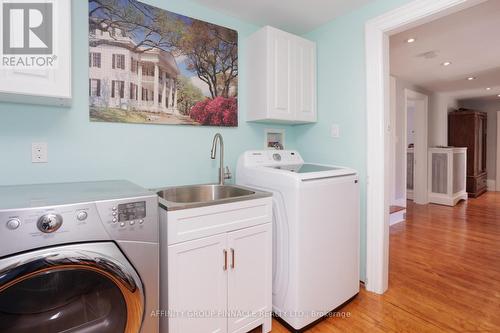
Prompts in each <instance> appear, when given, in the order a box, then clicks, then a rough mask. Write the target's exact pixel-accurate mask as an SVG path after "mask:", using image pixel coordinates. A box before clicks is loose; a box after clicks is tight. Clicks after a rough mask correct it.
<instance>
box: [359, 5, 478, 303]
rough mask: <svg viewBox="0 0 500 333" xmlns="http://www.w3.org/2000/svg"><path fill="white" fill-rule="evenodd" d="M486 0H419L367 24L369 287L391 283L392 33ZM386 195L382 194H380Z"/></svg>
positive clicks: (374, 289)
mask: <svg viewBox="0 0 500 333" xmlns="http://www.w3.org/2000/svg"><path fill="white" fill-rule="evenodd" d="M484 1H485V0H415V1H412V2H410V3H409V4H407V5H405V6H402V7H399V8H397V9H395V10H391V11H389V12H388V13H386V14H383V15H381V16H379V17H376V18H373V19H371V20H369V21H367V22H366V26H365V52H366V105H367V106H366V115H367V222H366V224H367V244H366V247H367V250H366V251H367V255H366V258H367V262H366V289H367V290H368V291H372V292H376V293H379V294H382V293H384V292H385V291H386V290H387V288H388V283H389V203H390V186H389V185H390V181H389V179H390V175H389V171H390V168H386V167H385V166H386V165H389V163H390V153H389V152H390V96H389V95H390V79H389V77H390V76H389V35H391V34H395V33H398V32H401V31H404V30H407V29H410V28H412V27H415V26H418V25H420V24H423V23H426V22H430V21H432V20H435V19H437V18H439V17H443V16H446V15H449V14H451V13H454V12H457V11H459V10H462V9H465V8H468V7H472V6H474V5H477V4H479V3H481V2H484ZM381 193H383V195H380V194H381Z"/></svg>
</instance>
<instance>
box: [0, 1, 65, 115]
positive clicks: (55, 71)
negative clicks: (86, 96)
mask: <svg viewBox="0 0 500 333" xmlns="http://www.w3.org/2000/svg"><path fill="white" fill-rule="evenodd" d="M33 2H35V3H36V4H38V2H40V1H38V2H36V1H33ZM42 3H47V4H49V5H50V6H51V7H48V9H45V10H52V20H50V19H49V18H47V17H49V15H47V17H45V16H44V15H45V14H47V13H46V12H43V13H42V12H40V13H42V14H40V15H42V22H43V24H47V29H48V30H50V31H52V38H51V40H52V45H51V47H48V46H47V45H46V44H44V45H45V46H47V47H44V48H46V49H47V52H50V51H51V53H50V54H42V55H36V54H29V52H30V51H29V48H30V47H31V46H32V45H31V44H30V43H32V41H31V39H30V40H29V41H26V38H25V40H24V42H25V43H22V44H19V42H18V44H19V45H17V46H16V47H17V48H19V47H21V46H22V47H23V49H27V51H26V52H27V54H26V55H25V54H23V52H22V51H16V52H18V53H17V54H9V53H8V51H6V50H3V52H4V53H3V54H2V61H7V60H9V59H10V60H9V61H8V63H9V64H16V66H14V65H9V66H0V77H1V79H0V102H14V103H29V104H41V105H56V106H70V105H71V99H72V88H71V87H72V85H71V0H56V1H49V0H44V1H42ZM29 5H30V4H27V6H29ZM11 6H14V7H15V6H19V4H17V3H16V2H13V3H12V4H11ZM16 8H17V7H16ZM16 8H14V9H11V10H9V12H5V11H6V10H7V7H5V6H3V7H2V9H0V17H4V18H5V17H9V19H12V20H14V19H15V16H14V15H13V14H12V13H14V12H17V13H19V12H21V13H22V12H23V10H24V11H27V10H28V9H26V8H24V9H16ZM2 10H3V12H2ZM29 13H30V14H29V15H33V14H32V12H31V9H30V12H29ZM11 14H12V15H11ZM2 15H3V16H2ZM25 15H28V14H25ZM45 22H46V23H45ZM20 28H22V25H21V26H19V25H18V24H12V25H11V26H10V29H11V30H12V29H18V30H19V29H20ZM18 30H16V31H18ZM16 31H11V34H10V35H9V36H10V37H8V38H15V36H17V35H16ZM17 33H19V32H17ZM20 34H22V31H21V32H20ZM47 38H48V37H47ZM49 40H50V38H49ZM11 43H12V41H11ZM42 43H44V41H42ZM48 45H50V43H48ZM20 63H23V64H25V65H26V66H23V67H21V66H19V65H18V64H20ZM31 63H33V64H35V66H34V65H33V64H31ZM49 63H51V64H52V66H45V65H44V64H49ZM36 64H39V65H40V64H41V65H43V67H36Z"/></svg>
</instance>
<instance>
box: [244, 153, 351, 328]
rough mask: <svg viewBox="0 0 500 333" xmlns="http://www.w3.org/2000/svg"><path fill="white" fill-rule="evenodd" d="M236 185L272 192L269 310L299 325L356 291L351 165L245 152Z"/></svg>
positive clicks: (332, 308) (336, 304) (309, 321)
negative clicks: (327, 163) (341, 165)
mask: <svg viewBox="0 0 500 333" xmlns="http://www.w3.org/2000/svg"><path fill="white" fill-rule="evenodd" d="M236 182H237V184H240V185H244V186H249V187H253V188H258V189H261V190H265V191H268V192H272V193H273V204H274V207H273V237H274V239H273V311H274V312H275V313H276V314H277V315H278V316H279V318H280V319H282V320H283V321H284V322H285V324H287V326H289V328H290V329H292V330H293V331H302V330H304V328H307V327H308V326H309V325H311V324H313V323H314V322H315V321H317V320H319V319H321V318H322V317H324V316H325V315H327V314H328V313H329V312H330V311H332V310H334V309H336V308H337V307H339V306H340V305H342V304H343V303H345V302H346V301H348V300H349V299H351V298H352V297H354V296H355V295H356V294H357V293H358V292H359V237H360V235H359V216H360V206H359V184H358V176H357V172H356V171H355V170H353V169H349V168H344V167H337V166H331V165H322V164H311V163H305V162H304V160H303V159H302V157H301V156H300V154H299V153H298V152H297V151H285V150H283V151H276V150H266V151H248V152H245V153H244V154H243V155H242V156H241V157H240V159H239V161H238V167H237V171H236Z"/></svg>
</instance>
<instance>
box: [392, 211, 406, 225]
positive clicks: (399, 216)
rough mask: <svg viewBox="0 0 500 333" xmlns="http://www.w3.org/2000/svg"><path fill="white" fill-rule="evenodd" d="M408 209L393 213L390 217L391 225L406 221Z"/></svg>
mask: <svg viewBox="0 0 500 333" xmlns="http://www.w3.org/2000/svg"><path fill="white" fill-rule="evenodd" d="M405 214H406V209H403V210H400V211H399V212H396V213H392V214H391V215H390V220H389V225H394V224H397V223H400V222H404V221H405Z"/></svg>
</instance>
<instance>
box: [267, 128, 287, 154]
mask: <svg viewBox="0 0 500 333" xmlns="http://www.w3.org/2000/svg"><path fill="white" fill-rule="evenodd" d="M265 145H266V149H279V150H283V149H285V130H284V129H266V142H265Z"/></svg>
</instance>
